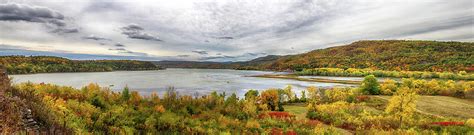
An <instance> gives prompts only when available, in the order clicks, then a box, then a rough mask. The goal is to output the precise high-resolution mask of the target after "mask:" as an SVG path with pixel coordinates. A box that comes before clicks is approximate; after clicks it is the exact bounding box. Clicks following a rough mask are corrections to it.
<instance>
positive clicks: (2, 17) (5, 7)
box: [0, 3, 79, 34]
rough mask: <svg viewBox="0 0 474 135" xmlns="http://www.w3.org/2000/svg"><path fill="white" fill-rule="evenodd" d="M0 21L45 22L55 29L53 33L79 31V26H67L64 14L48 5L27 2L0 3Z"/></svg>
mask: <svg viewBox="0 0 474 135" xmlns="http://www.w3.org/2000/svg"><path fill="white" fill-rule="evenodd" d="M0 21H13V22H15V21H24V22H34V23H43V24H46V26H48V28H51V29H53V30H52V31H50V32H51V33H58V34H64V33H78V32H79V29H78V28H73V27H67V24H66V20H65V17H64V15H63V14H61V13H60V12H58V11H55V10H52V9H50V8H47V7H41V6H30V5H25V4H17V3H7V4H0Z"/></svg>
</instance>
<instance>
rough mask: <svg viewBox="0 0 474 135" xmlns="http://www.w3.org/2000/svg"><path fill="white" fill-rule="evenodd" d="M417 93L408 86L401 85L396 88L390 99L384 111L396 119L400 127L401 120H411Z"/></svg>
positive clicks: (414, 110)
mask: <svg viewBox="0 0 474 135" xmlns="http://www.w3.org/2000/svg"><path fill="white" fill-rule="evenodd" d="M417 99H418V95H417V94H416V92H415V91H412V90H410V88H408V87H402V88H400V89H398V90H397V92H396V93H395V94H394V96H393V97H392V98H391V99H390V101H389V103H388V105H387V108H385V112H386V113H388V114H390V115H391V116H392V117H394V118H396V119H398V121H399V125H400V127H402V126H403V121H407V122H409V121H412V119H413V115H414V114H415V112H416V100H417Z"/></svg>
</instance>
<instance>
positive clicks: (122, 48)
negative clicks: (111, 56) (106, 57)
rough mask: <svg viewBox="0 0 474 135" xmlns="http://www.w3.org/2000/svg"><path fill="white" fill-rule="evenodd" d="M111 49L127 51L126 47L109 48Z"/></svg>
mask: <svg viewBox="0 0 474 135" xmlns="http://www.w3.org/2000/svg"><path fill="white" fill-rule="evenodd" d="M109 50H111V51H126V50H127V49H125V48H109Z"/></svg>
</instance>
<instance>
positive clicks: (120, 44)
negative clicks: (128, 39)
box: [114, 42, 125, 47]
mask: <svg viewBox="0 0 474 135" xmlns="http://www.w3.org/2000/svg"><path fill="white" fill-rule="evenodd" d="M114 46H116V47H125V45H124V44H122V43H120V42H119V43H115V45H114Z"/></svg>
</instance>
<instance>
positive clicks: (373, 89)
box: [360, 75, 380, 95]
mask: <svg viewBox="0 0 474 135" xmlns="http://www.w3.org/2000/svg"><path fill="white" fill-rule="evenodd" d="M360 90H361V91H362V93H364V94H370V95H378V94H380V84H379V83H378V82H377V78H375V76H374V75H368V76H366V77H365V78H364V81H362V85H361V86H360Z"/></svg>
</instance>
